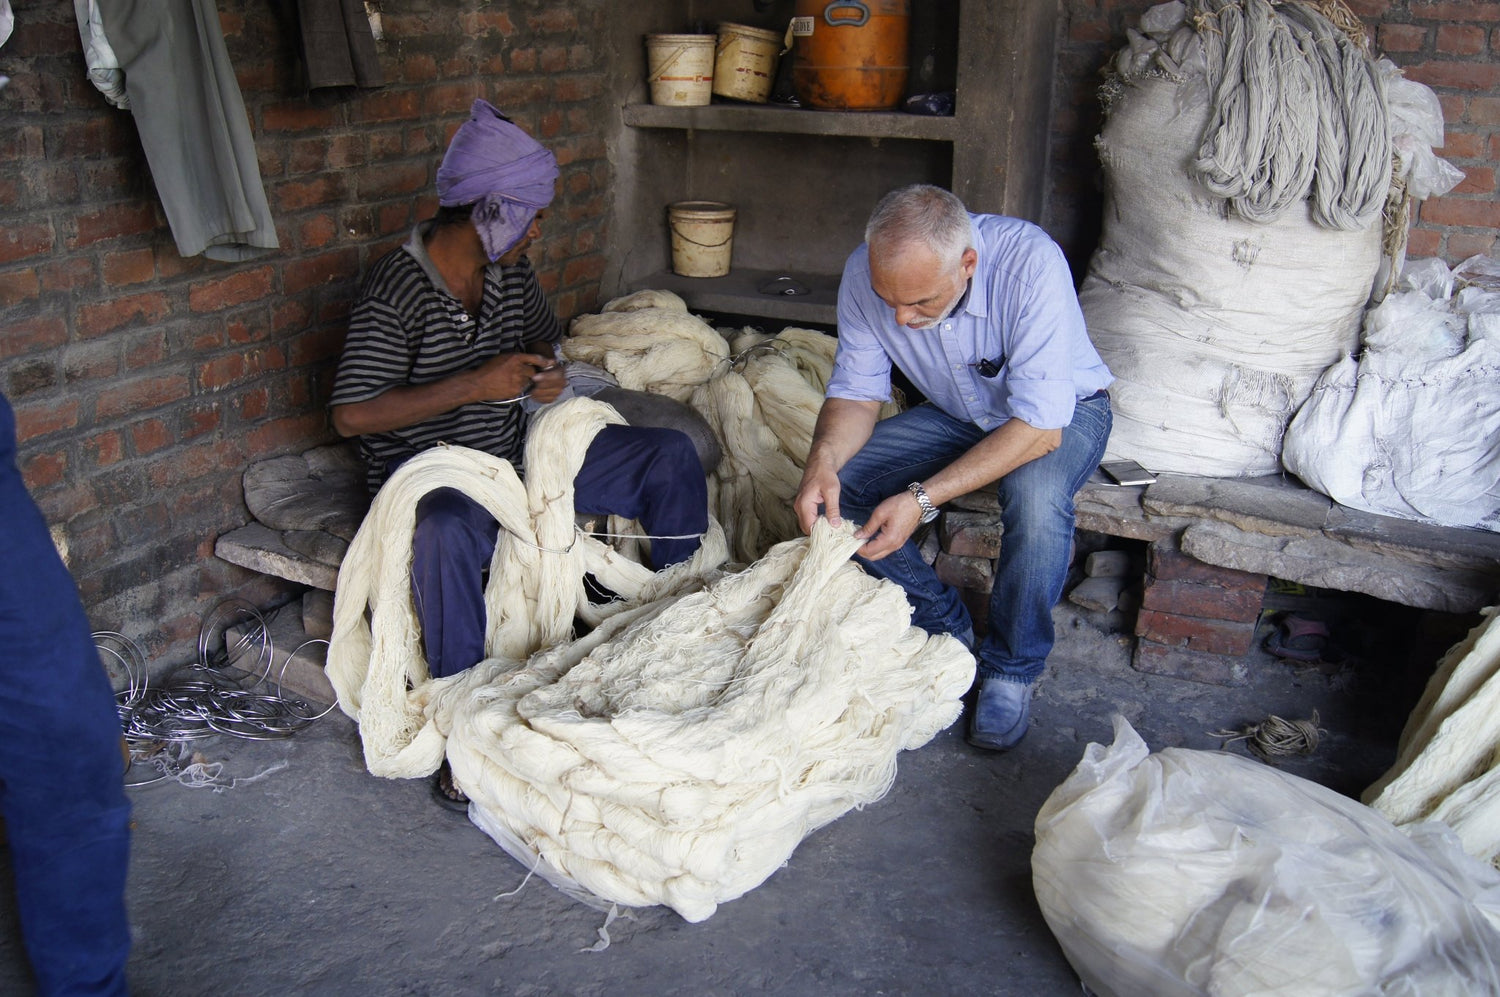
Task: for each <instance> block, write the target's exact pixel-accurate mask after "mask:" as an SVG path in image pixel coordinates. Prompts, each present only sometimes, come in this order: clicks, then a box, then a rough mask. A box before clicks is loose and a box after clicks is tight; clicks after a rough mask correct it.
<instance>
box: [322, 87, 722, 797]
mask: <svg viewBox="0 0 1500 997" xmlns="http://www.w3.org/2000/svg"><path fill="white" fill-rule="evenodd" d="M557 177H558V169H557V160H556V159H555V158H554V157H553V155H552V153H550V152H548V151H547V150H546V149H544V148H543V147H542V146H541V145H539V144H538V143H537V142H536V141H535V140H534V139H533V138H532V137H531V136H529V135H527V134H526V133H525V132H524V131H523V130H521V129H520V128H518V127H517V126H516V125H515V124H513V123H512V122H511V121H510V120H509V119H507V118H506V117H505V116H504V115H502V114H501V113H500V112H499V111H498V110H496V109H495V107H494V106H493V105H491V104H489V103H488V102H486V101H483V100H476V101H475V102H474V105H473V108H472V111H471V114H470V118H469V120H468V121H466V122H465V123H464V124H463V125H462V126H461V127H460V128H459V129H458V131H457V132H456V133H455V134H454V136H453V140H452V142H451V143H450V145H449V147H448V151H447V154H446V155H445V156H444V157H443V162H442V165H441V166H440V167H439V168H438V174H437V188H438V203H439V207H438V211H437V214H436V215H435V216H434V217H433V218H431V219H429V220H428V221H425V222H422V223H420V224H418V225H417V227H416V228H415V229H414V230H413V231H412V234H411V236H410V238H408V239H407V241H406V243H405V244H404V245H402V246H401V247H400V248H398V249H395V250H393V251H392V252H390V253H388V254H386V255H385V256H384V257H382V258H381V259H380V260H379V261H378V262H377V263H376V264H375V266H374V267H373V268H372V269H371V270H370V272H369V274H367V275H366V277H365V281H364V285H363V286H362V287H361V289H360V296H359V300H358V302H357V303H356V304H355V306H354V309H353V311H352V312H351V313H350V316H349V331H348V334H347V336H346V338H345V341H344V352H343V356H342V357H341V359H340V361H339V368H338V375H337V378H336V380H335V382H334V389H333V397H332V399H331V402H330V406H331V414H332V418H333V425H334V428H335V429H337V430H338V432H339V433H340V434H342V435H344V436H357V437H358V438H359V447H360V452H361V454H362V455H363V456H364V458H365V462H366V465H367V468H368V480H369V484H370V488H371V490H372V491H373V490H375V489H378V488H379V487H380V485H381V484H382V483H383V482H384V481H385V478H386V476H387V475H388V474H389V473H390V471H391V470H392V469H394V468H395V467H396V466H397V465H399V464H400V463H401V462H402V461H404V460H406V459H408V458H409V457H411V456H413V455H415V454H417V453H419V452H421V451H422V450H426V449H428V448H429V447H432V446H435V445H437V444H438V443H440V442H445V443H449V444H454V445H458V446H466V447H472V448H474V449H477V450H483V451H485V452H487V453H490V454H493V455H495V456H497V457H501V458H504V459H506V460H509V461H511V462H512V463H513V464H516V465H517V468H518V469H519V468H520V459H521V453H522V444H523V443H524V440H525V433H526V428H527V421H528V409H529V408H531V407H533V406H535V405H538V404H540V405H546V404H549V403H551V402H553V401H556V400H557V399H559V398H560V397H562V396H563V395H564V393H565V392H567V391H569V390H571V389H570V386H569V383H568V375H567V373H566V371H565V369H564V367H563V365H562V364H561V363H560V360H559V355H558V352H557V344H558V341H559V340H560V339H561V338H562V334H563V331H562V326H561V324H560V323H559V322H558V320H557V316H556V315H555V314H553V312H552V308H551V306H549V305H548V304H547V300H546V298H545V296H544V295H543V293H542V290H541V285H540V284H539V283H538V282H537V278H536V274H535V272H534V271H533V270H532V267H531V261H530V260H529V259H528V258H527V257H526V255H525V254H526V250H527V249H528V248H529V247H530V245H531V243H532V242H533V241H534V240H535V239H537V238H538V237H539V236H540V234H541V224H540V223H541V218H542V215H543V212H544V209H545V208H546V207H547V205H548V204H550V203H551V202H552V198H553V195H554V192H555V190H556V183H557ZM600 373H601V374H602V372H600ZM606 391H608V392H614V393H616V394H614V395H605V392H606ZM596 393H597V394H599V395H600V396H601V397H604V398H605V399H606V400H608V401H610V402H611V403H616V402H617V399H618V400H620V401H625V402H627V403H628V402H632V401H635V400H634V399H628V398H623V397H622V396H629V395H634V394H637V393H635V392H622V390H621V389H620V388H618V387H608V388H605V389H604V390H603V391H598V390H597V388H596ZM652 400H653V404H652V405H636V406H632V405H630V404H625V405H620V404H617V406H616V407H617V408H621V409H622V414H624V415H626V417H627V418H630V419H631V421H632V422H633V423H636V424H635V425H626V426H619V425H616V426H608V427H605V429H604V430H602V431H601V432H600V433H599V435H598V436H596V437H595V438H594V440H593V442H592V443H591V444H590V446H589V448H588V451H587V452H586V454H585V456H584V461H583V465H582V467H581V469H580V470H579V472H578V476H577V477H576V479H575V480H574V505H575V508H576V509H577V511H578V512H580V513H585V514H589V515H619V516H625V517H627V518H630V519H637V520H639V521H640V522H641V525H642V526H643V527H644V528H645V530H646V532H647V533H648V534H649V535H651V536H654V537H658V538H661V539H657V540H654V541H653V543H652V547H651V559H652V563H653V566H654V567H656V568H658V569H660V568H664V567H667V566H669V565H672V564H676V563H678V562H680V561H684V560H687V559H688V558H689V557H691V556H692V555H693V553H694V552H695V551H696V550H697V549H698V544H699V537H700V536H701V534H702V533H703V532H704V531H705V530H706V529H707V528H708V490H707V484H706V482H705V479H704V470H705V462H706V461H707V460H708V459H709V458H708V457H706V456H705V457H700V449H699V448H698V447H695V443H694V438H696V436H697V432H698V428H699V427H697V426H696V425H694V422H695V421H696V422H698V423H701V421H702V420H701V418H700V417H698V416H697V415H696V413H693V412H692V410H691V409H689V408H687V406H682V405H679V404H678V403H674V402H671V400H670V399H656V398H655V396H652ZM657 402H665V403H668V404H669V405H674V406H677V407H676V408H675V409H672V410H671V411H667V410H666V409H664V408H662V407H661V406H660V405H659V404H656V403H657ZM523 403H524V404H523ZM632 409H633V410H632ZM643 413H644V417H641V416H642V414H643ZM684 429H686V430H687V431H688V432H684V431H683V430H684ZM689 432H692V433H694V434H695V435H694V437H690V436H689V435H688V433H689ZM707 435H709V436H711V434H707ZM416 517H417V525H416V533H415V536H414V540H413V557H412V598H413V601H414V603H415V605H416V607H417V616H418V619H419V620H420V622H421V626H422V642H423V648H424V650H425V652H426V656H427V666H428V671H429V672H430V674H431V675H432V676H433V677H435V678H436V677H440V676H444V675H452V674H455V673H457V672H460V671H462V670H464V669H466V668H469V667H471V666H472V665H474V664H477V663H478V662H479V661H480V660H481V659H483V657H484V653H485V648H484V635H485V606H484V581H483V572H484V570H485V568H486V567H487V566H488V565H489V562H490V558H491V555H492V554H493V553H494V549H495V541H496V537H497V535H498V530H499V525H498V524H497V523H496V522H495V520H494V518H493V517H491V516H490V515H489V514H488V513H487V512H486V511H485V510H484V509H483V508H482V507H480V506H479V505H478V504H477V503H476V502H474V501H473V500H471V499H469V498H468V497H467V496H465V495H464V494H463V493H462V492H460V491H457V490H455V489H451V488H440V489H437V490H435V491H433V492H430V493H428V494H427V495H426V496H424V497H423V498H422V500H421V502H420V503H419V504H418V506H417V513H416ZM438 785H439V787H440V794H439V795H440V798H442V799H444V800H445V801H458V800H462V799H463V795H462V791H461V790H460V789H459V788H458V787H456V786H455V785H453V783H452V776H451V773H450V772H449V771H448V769H447V766H446V764H445V765H444V767H443V770H442V771H441V772H440V773H439V782H438Z"/></svg>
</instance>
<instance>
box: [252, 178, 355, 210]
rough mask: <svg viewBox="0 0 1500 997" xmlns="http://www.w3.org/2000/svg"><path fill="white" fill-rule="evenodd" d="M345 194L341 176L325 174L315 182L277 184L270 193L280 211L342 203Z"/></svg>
mask: <svg viewBox="0 0 1500 997" xmlns="http://www.w3.org/2000/svg"><path fill="white" fill-rule="evenodd" d="M347 193H348V192H347V184H345V182H344V178H343V176H342V175H340V174H325V175H323V176H320V177H319V178H318V179H316V180H293V181H289V182H287V183H283V184H278V185H277V186H276V187H275V188H274V189H273V190H272V192H271V200H272V203H274V204H275V205H276V207H277V208H278V209H279V210H281V211H301V210H302V209H304V208H316V207H319V206H321V205H324V204H334V203H336V202H338V201H342V200H344V198H345V197H346V196H347Z"/></svg>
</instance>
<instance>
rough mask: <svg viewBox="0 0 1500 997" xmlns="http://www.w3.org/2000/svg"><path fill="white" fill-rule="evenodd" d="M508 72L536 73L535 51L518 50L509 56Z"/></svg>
mask: <svg viewBox="0 0 1500 997" xmlns="http://www.w3.org/2000/svg"><path fill="white" fill-rule="evenodd" d="M510 71H511V72H513V73H534V72H536V49H534V48H518V49H516V50H515V51H514V52H512V53H511V54H510Z"/></svg>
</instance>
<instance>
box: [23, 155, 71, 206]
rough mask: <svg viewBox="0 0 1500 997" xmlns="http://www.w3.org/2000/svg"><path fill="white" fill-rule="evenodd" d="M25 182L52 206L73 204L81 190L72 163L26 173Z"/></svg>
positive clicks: (44, 167) (45, 167)
mask: <svg viewBox="0 0 1500 997" xmlns="http://www.w3.org/2000/svg"><path fill="white" fill-rule="evenodd" d="M26 179H27V181H28V182H29V183H30V185H31V187H32V189H33V190H36V191H37V192H38V193H39V194H40V195H41V196H42V197H44V198H46V200H47V202H48V203H50V204H53V205H62V204H73V203H75V202H76V201H77V200H78V195H79V193H80V191H81V190H82V187H81V185H80V184H79V182H78V173H77V171H75V170H74V169H73V165H72V163H71V162H70V163H67V164H54V165H49V166H43V167H41V168H39V169H38V170H36V171H35V172H31V171H29V170H28V171H27V178H26Z"/></svg>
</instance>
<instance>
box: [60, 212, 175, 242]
mask: <svg viewBox="0 0 1500 997" xmlns="http://www.w3.org/2000/svg"><path fill="white" fill-rule="evenodd" d="M74 225H75V227H76V231H77V235H75V236H74V237H73V238H71V239H69V240H68V248H69V249H78V248H80V247H83V246H88V245H91V244H93V243H95V242H102V241H103V240H105V239H119V238H122V237H124V236H127V235H140V234H141V233H142V232H150V231H151V230H152V229H154V228H156V208H155V206H154V205H151V204H147V203H144V202H140V201H135V202H131V203H128V204H112V205H110V206H109V207H107V208H102V209H100V210H99V211H95V212H92V213H90V214H86V215H79V216H78V217H77V218H75V219H74Z"/></svg>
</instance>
